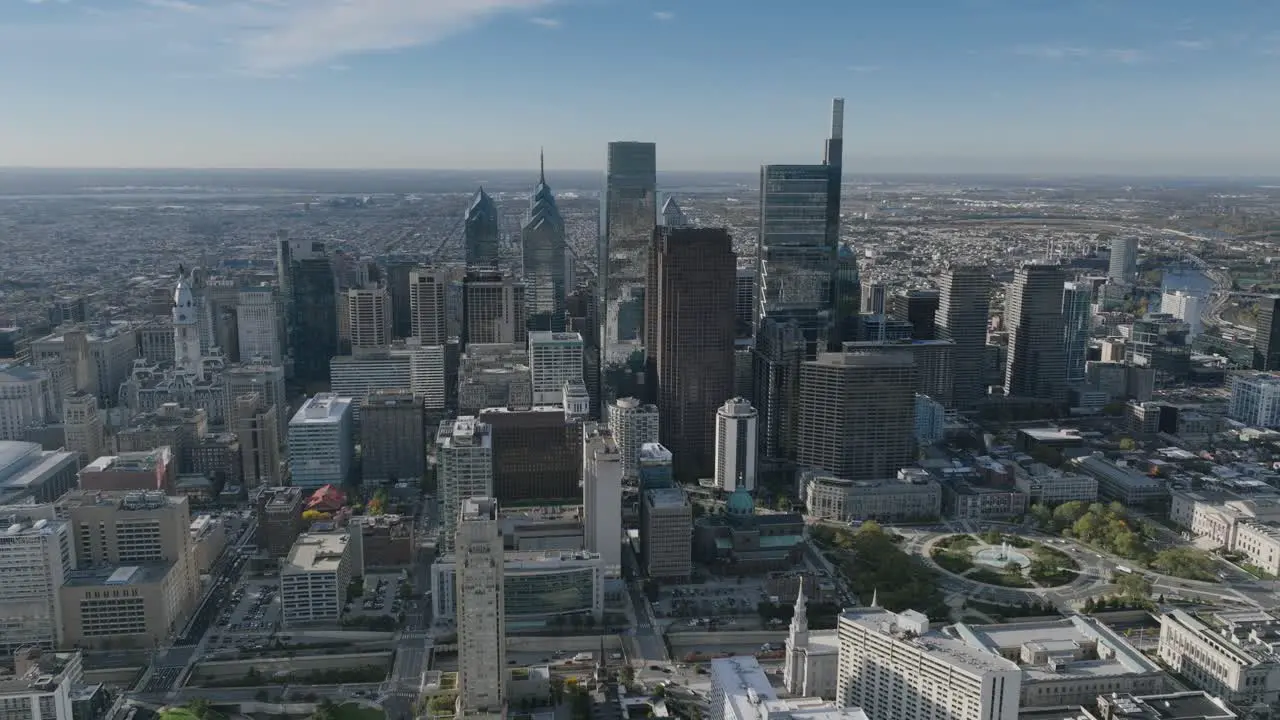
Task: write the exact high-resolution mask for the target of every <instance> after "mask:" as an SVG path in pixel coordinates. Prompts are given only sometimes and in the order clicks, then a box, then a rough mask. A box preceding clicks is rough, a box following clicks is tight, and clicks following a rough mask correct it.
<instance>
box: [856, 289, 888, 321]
mask: <svg viewBox="0 0 1280 720" xmlns="http://www.w3.org/2000/svg"><path fill="white" fill-rule="evenodd" d="M888 300H889V286H888V285H885V284H884V283H882V282H867V283H862V311H863V312H867V313H871V314H872V315H884V314H885V313H887V312H888V305H889V303H888Z"/></svg>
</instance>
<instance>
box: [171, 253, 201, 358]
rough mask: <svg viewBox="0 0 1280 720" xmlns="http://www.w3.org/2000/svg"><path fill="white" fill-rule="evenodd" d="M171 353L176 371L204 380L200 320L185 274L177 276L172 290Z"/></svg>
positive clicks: (193, 295)
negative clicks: (175, 285)
mask: <svg viewBox="0 0 1280 720" xmlns="http://www.w3.org/2000/svg"><path fill="white" fill-rule="evenodd" d="M173 351H174V352H173V357H174V365H175V366H176V369H178V370H185V371H187V372H190V373H193V374H194V375H195V376H196V380H204V362H203V359H202V356H201V354H200V318H199V313H198V311H197V308H196V298H195V294H194V293H192V292H191V285H190V284H189V283H188V279H187V275H186V273H180V274H179V275H178V285H177V287H175V288H174V289H173Z"/></svg>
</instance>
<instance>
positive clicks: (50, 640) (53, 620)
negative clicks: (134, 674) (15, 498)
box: [0, 505, 76, 656]
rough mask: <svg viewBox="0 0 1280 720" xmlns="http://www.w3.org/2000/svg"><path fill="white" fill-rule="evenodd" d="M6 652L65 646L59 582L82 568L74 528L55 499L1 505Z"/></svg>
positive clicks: (0, 611) (2, 648) (1, 639)
mask: <svg viewBox="0 0 1280 720" xmlns="http://www.w3.org/2000/svg"><path fill="white" fill-rule="evenodd" d="M0 524H3V525H4V527H5V528H7V529H6V531H5V532H4V534H3V535H0V567H3V568H4V575H5V582H4V583H0V652H3V653H5V655H6V656H11V655H12V654H13V653H14V651H15V650H17V649H18V648H20V647H23V646H27V645H31V646H35V647H39V648H43V649H46V650H53V649H56V648H59V647H65V645H64V640H65V638H63V637H62V632H61V625H62V623H61V621H62V609H61V606H60V603H59V600H60V597H59V594H58V588H59V587H60V586H61V585H62V583H63V582H65V580H66V577H67V574H68V573H70V572H71V571H72V570H74V569H75V568H76V559H75V550H74V547H73V544H72V541H71V530H70V528H69V526H68V525H67V523H65V522H63V521H61V520H59V519H57V518H56V517H55V515H54V512H53V506H51V505H22V506H7V507H0Z"/></svg>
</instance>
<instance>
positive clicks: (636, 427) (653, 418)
mask: <svg viewBox="0 0 1280 720" xmlns="http://www.w3.org/2000/svg"><path fill="white" fill-rule="evenodd" d="M609 429H610V430H611V431H613V437H614V439H615V440H616V441H617V443H618V451H619V452H620V453H621V454H622V476H623V477H624V478H627V479H628V480H634V479H636V477H638V475H639V467H640V465H639V458H640V447H641V446H642V445H644V444H645V443H656V442H658V408H657V406H656V405H646V404H644V403H642V402H640V401H639V400H637V399H636V398H631V397H629V398H618V399H617V400H615V401H613V402H612V403H610V404H609Z"/></svg>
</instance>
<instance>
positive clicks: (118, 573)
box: [65, 562, 173, 587]
mask: <svg viewBox="0 0 1280 720" xmlns="http://www.w3.org/2000/svg"><path fill="white" fill-rule="evenodd" d="M172 568H173V563H172V562H168V563H157V564H154V565H122V566H120V567H115V568H112V567H105V568H90V569H87V570H74V571H72V572H70V573H68V574H67V580H66V583H65V584H66V585H67V586H68V587H108V586H110V587H122V586H130V585H147V584H151V583H157V582H160V581H161V580H163V579H164V577H165V576H166V575H168V574H169V571H170V570H171V569H172Z"/></svg>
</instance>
